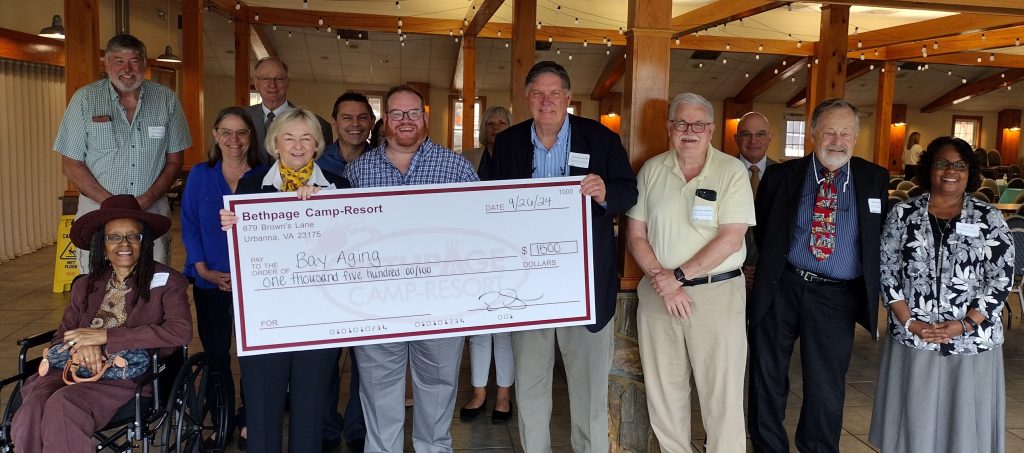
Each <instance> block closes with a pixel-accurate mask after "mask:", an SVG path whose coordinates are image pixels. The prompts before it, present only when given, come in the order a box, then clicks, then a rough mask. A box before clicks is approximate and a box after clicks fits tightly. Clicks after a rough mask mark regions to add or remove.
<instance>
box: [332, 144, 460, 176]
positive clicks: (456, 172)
mask: <svg viewBox="0 0 1024 453" xmlns="http://www.w3.org/2000/svg"><path fill="white" fill-rule="evenodd" d="M386 148H387V144H384V145H381V146H378V147H376V148H374V149H371V150H369V151H367V152H366V153H365V154H363V155H362V156H360V157H359V159H356V160H355V162H352V163H350V164H348V165H346V166H345V177H346V178H348V180H349V182H350V183H352V187H360V188H361V187H391V186H414V185H419V184H446V183H456V182H474V181H478V178H477V176H476V170H474V169H473V164H471V163H470V162H469V161H468V160H466V158H465V157H462V155H460V154H456V153H454V152H452V151H451V150H449V149H448V148H445V147H443V146H441V145H438V144H437V143H434V142H433V141H431V140H430V139H429V138H428V139H426V140H425V141H424V142H423V144H421V145H420V147H419V149H418V150H417V151H416V154H415V155H414V156H413V157H412V162H411V163H410V164H409V171H407V172H406V173H405V174H404V175H403V174H402V172H400V171H399V170H398V168H396V167H395V166H394V165H393V164H392V163H391V161H389V160H388V157H387V154H385V153H384V150H385V149H386Z"/></svg>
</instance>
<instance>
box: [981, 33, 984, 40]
mask: <svg viewBox="0 0 1024 453" xmlns="http://www.w3.org/2000/svg"><path fill="white" fill-rule="evenodd" d="M981 40H982V41H984V40H985V34H984V33H982V34H981Z"/></svg>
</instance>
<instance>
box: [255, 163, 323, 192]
mask: <svg viewBox="0 0 1024 453" xmlns="http://www.w3.org/2000/svg"><path fill="white" fill-rule="evenodd" d="M261 185H264V186H274V187H276V188H277V190H281V186H283V185H284V179H282V178H281V161H275V162H274V165H273V166H272V167H270V171H268V172H267V175H266V176H264V177H263V183H262V184H261ZM306 185H307V186H314V185H315V186H317V187H323V188H324V189H337V187H334V184H332V183H331V182H330V181H328V180H327V178H325V177H324V172H322V171H320V166H318V165H317V164H313V174H312V175H310V177H309V181H306Z"/></svg>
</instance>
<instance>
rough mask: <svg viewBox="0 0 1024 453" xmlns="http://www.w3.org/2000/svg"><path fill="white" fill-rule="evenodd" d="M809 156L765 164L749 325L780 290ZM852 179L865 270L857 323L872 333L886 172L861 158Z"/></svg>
mask: <svg viewBox="0 0 1024 453" xmlns="http://www.w3.org/2000/svg"><path fill="white" fill-rule="evenodd" d="M811 159H812V157H811V155H807V156H805V157H803V158H800V159H794V160H790V161H787V162H783V163H780V164H777V165H771V166H769V167H767V170H765V172H764V178H762V179H761V183H760V185H758V187H757V199H756V200H754V209H755V210H756V213H757V226H756V227H754V240H755V241H756V242H757V249H758V251H759V252H760V254H761V256H760V257H759V258H758V261H757V273H756V274H754V290H753V292H752V294H751V299H750V300H749V301H748V303H747V320H748V321H749V323H750V326H754V325H756V324H757V323H758V322H760V321H761V318H762V317H763V316H764V314H765V312H767V311H768V309H769V308H770V307H771V304H772V301H774V300H775V298H776V297H777V296H778V294H779V289H780V288H779V281H780V280H781V278H782V273H783V272H784V271H785V268H786V263H787V258H788V257H787V255H788V254H789V246H790V242H791V241H792V240H793V229H794V227H795V225H796V214H797V212H796V211H797V207H798V205H799V204H800V192H801V190H802V189H803V184H804V180H805V179H806V178H807V167H808V166H809V165H810V163H811ZM850 170H851V171H852V172H853V174H852V175H851V176H852V177H853V184H854V187H855V188H856V191H857V221H858V223H859V225H858V226H859V227H860V256H861V269H863V270H864V279H863V281H864V298H865V299H864V305H863V306H862V307H861V308H862V309H861V310H860V311H859V312H858V313H857V319H856V321H857V323H858V324H860V325H862V326H864V328H865V329H867V330H868V332H870V333H871V336H872V338H874V337H875V336H876V328H877V324H878V298H879V295H880V287H879V278H880V277H879V273H880V266H879V252H880V248H879V247H880V243H881V237H882V226H883V224H884V223H885V208H884V206H885V203H886V200H888V198H889V197H888V191H887V190H886V189H887V187H888V183H889V172H888V171H887V170H886V169H884V168H882V167H879V166H878V165H875V164H873V163H871V162H868V161H866V160H864V159H861V158H859V157H854V158H852V159H851V160H850ZM869 198H873V199H877V200H878V203H879V205H878V206H879V207H880V209H879V212H877V213H873V212H870V210H869V208H868V199H869Z"/></svg>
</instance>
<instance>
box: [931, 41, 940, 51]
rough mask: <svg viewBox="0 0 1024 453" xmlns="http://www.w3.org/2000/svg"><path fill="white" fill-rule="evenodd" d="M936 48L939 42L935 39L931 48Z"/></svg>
mask: <svg viewBox="0 0 1024 453" xmlns="http://www.w3.org/2000/svg"><path fill="white" fill-rule="evenodd" d="M938 48H939V42H938V41H935V43H934V44H932V49H938Z"/></svg>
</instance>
